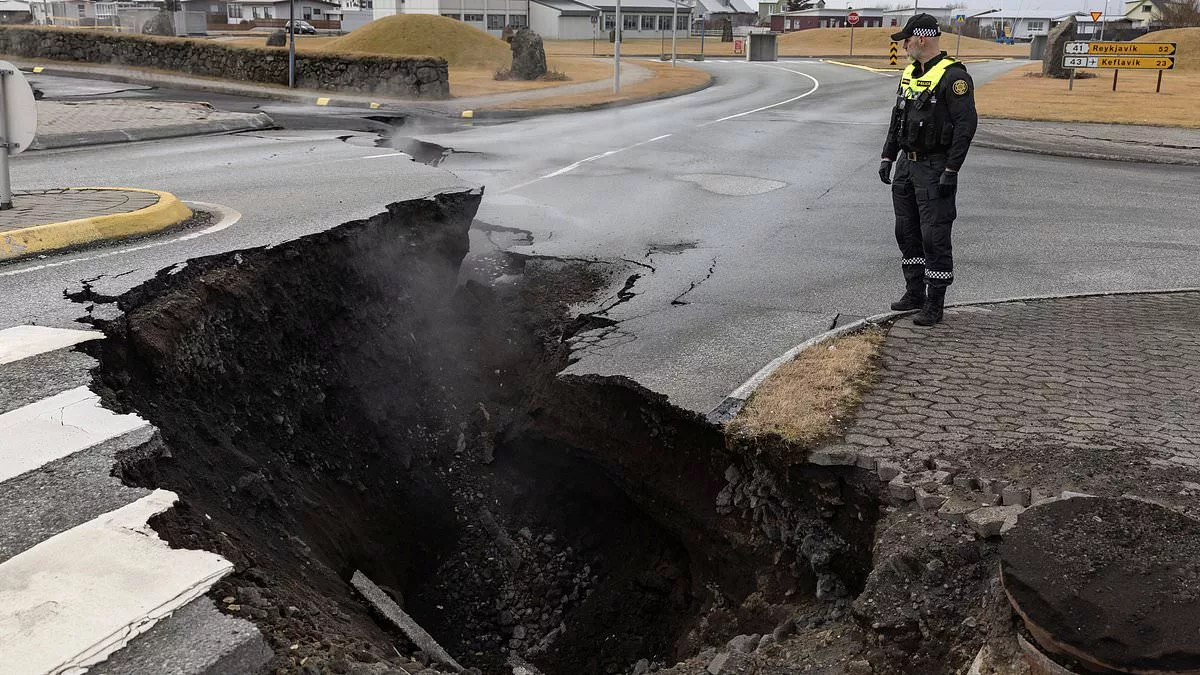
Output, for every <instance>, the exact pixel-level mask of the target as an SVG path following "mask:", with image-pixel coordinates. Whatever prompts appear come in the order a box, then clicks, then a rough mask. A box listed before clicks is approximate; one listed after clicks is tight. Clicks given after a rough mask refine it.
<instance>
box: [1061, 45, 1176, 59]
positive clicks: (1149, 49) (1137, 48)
mask: <svg viewBox="0 0 1200 675" xmlns="http://www.w3.org/2000/svg"><path fill="white" fill-rule="evenodd" d="M1175 51H1176V43H1174V42H1068V43H1067V44H1066V45H1064V46H1063V53H1065V54H1087V55H1089V56H1096V55H1104V56H1170V55H1172V54H1174V53H1175Z"/></svg>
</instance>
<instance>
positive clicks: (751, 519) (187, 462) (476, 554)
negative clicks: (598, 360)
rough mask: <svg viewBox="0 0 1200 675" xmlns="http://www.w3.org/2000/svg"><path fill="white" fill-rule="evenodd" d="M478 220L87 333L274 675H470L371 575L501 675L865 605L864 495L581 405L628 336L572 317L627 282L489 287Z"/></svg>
mask: <svg viewBox="0 0 1200 675" xmlns="http://www.w3.org/2000/svg"><path fill="white" fill-rule="evenodd" d="M480 197H481V193H480V192H478V191H463V192H457V193H446V194H441V195H438V196H436V197H430V198H428V199H421V200H414V201H409V202H400V203H396V204H392V205H390V206H389V207H388V209H387V211H386V212H384V213H381V214H379V215H377V216H375V217H373V218H370V219H367V220H362V221H354V222H350V223H345V224H343V225H341V226H338V227H335V228H332V229H330V230H328V231H325V232H322V233H318V234H314V235H310V236H307V237H304V238H301V239H297V240H295V241H290V242H286V243H283V244H279V245H276V246H273V247H269V248H261V249H248V250H243V251H238V252H230V253H225V254H220V255H215V256H211V257H205V258H198V259H193V260H190V261H188V264H187V265H186V266H183V267H179V266H176V267H175V268H172V269H171V270H169V271H166V270H165V271H163V272H162V273H160V274H159V275H158V276H156V277H155V278H154V279H152V280H150V281H148V282H146V283H145V284H142V285H141V286H139V287H137V288H135V289H133V290H130V291H129V292H127V293H125V294H124V295H122V296H120V297H119V298H116V299H115V303H116V309H117V310H119V311H116V312H113V311H104V312H96V313H95V315H96V316H95V318H93V319H92V321H93V322H94V323H95V324H96V325H98V326H99V327H100V328H101V329H102V330H104V332H105V333H106V335H107V339H106V340H103V341H98V342H95V343H88V345H87V346H86V347H85V348H86V349H87V350H88V351H89V352H90V353H91V354H92V355H93V356H94V357H96V358H97V360H98V361H99V366H98V367H97V368H96V370H95V372H94V380H95V382H94V386H95V388H96V389H97V391H98V392H99V393H100V394H101V396H102V397H103V399H104V400H105V402H106V403H107V404H108V405H110V406H112V407H114V408H115V409H117V410H122V411H136V412H137V413H138V414H140V415H142V416H144V417H145V418H146V419H148V420H149V421H150V422H152V423H153V424H154V425H155V426H156V427H157V429H158V430H159V436H158V438H156V439H155V441H154V442H153V443H152V444H151V445H150V446H148V447H146V448H142V449H140V450H139V451H138V452H136V453H132V454H130V455H128V456H125V457H122V458H120V462H119V464H118V466H117V467H116V469H115V470H116V471H117V473H118V474H119V475H120V477H121V478H122V479H123V480H125V481H126V482H128V483H130V484H136V485H140V486H147V487H156V488H165V489H169V490H172V491H175V492H176V493H177V494H179V495H180V498H181V499H180V504H179V506H178V507H177V508H175V509H174V510H172V511H170V512H168V513H166V514H164V515H162V516H160V517H158V518H157V519H156V520H155V521H153V522H152V525H153V526H154V527H155V528H156V530H157V531H158V532H159V533H160V534H161V535H162V536H163V537H164V538H166V539H167V540H168V541H169V542H170V543H171V544H172V545H173V546H180V547H190V548H204V549H207V550H211V551H215V552H217V553H220V554H222V555H224V556H226V557H227V558H228V559H229V560H230V561H232V562H233V563H234V565H235V573H234V574H232V575H231V576H230V577H228V578H226V579H224V580H222V581H220V582H219V583H218V584H217V586H216V587H215V588H214V589H213V591H212V592H211V593H210V595H211V597H212V598H213V600H214V601H215V602H216V603H217V604H218V606H219V607H221V608H222V609H223V610H224V611H227V612H229V613H231V614H236V615H238V616H241V617H243V618H246V619H249V620H251V621H254V622H255V623H256V624H257V625H258V626H259V628H260V629H261V631H262V632H263V635H264V637H265V638H266V639H267V640H268V642H269V644H270V646H271V647H272V648H273V649H274V652H275V658H274V660H273V661H272V663H271V664H270V672H285V673H291V672H296V673H312V672H337V673H353V672H381V673H382V672H393V670H394V672H413V671H412V670H411V663H413V662H414V661H419V662H420V663H421V664H425V665H428V666H429V667H430V668H433V669H437V670H441V671H443V672H450V671H451V670H452V669H451V668H450V666H448V665H446V664H439V663H437V662H436V659H435V660H433V661H432V662H431V657H430V654H428V653H426V652H423V651H421V650H419V649H418V648H417V646H416V645H415V644H411V643H409V642H408V641H406V640H405V636H404V635H402V634H400V633H399V632H398V631H397V630H396V629H395V628H394V627H393V626H391V625H389V624H388V623H387V622H386V621H383V620H382V619H381V618H380V616H378V615H377V614H376V613H375V612H374V611H373V610H372V608H371V607H370V606H368V604H367V603H365V602H364V601H363V599H362V598H360V597H359V596H358V595H357V594H356V593H355V591H354V590H353V589H352V587H351V586H350V584H349V580H350V579H351V577H352V576H353V575H354V574H355V572H361V573H362V574H364V575H366V576H367V577H369V578H370V579H371V580H372V581H373V582H374V583H375V584H377V585H378V586H379V587H380V588H381V589H383V591H384V592H385V593H386V594H387V595H388V596H390V598H391V600H392V601H394V602H395V603H396V605H398V606H399V607H401V608H402V609H403V611H404V612H406V613H407V614H408V615H409V616H411V617H412V619H413V620H415V621H416V622H417V623H418V624H420V625H421V626H422V628H424V629H425V631H427V632H428V633H429V634H430V635H431V636H432V637H433V638H434V639H435V640H436V641H437V642H438V643H439V644H440V646H441V647H442V648H444V649H445V651H446V652H447V653H449V654H450V655H451V656H452V657H453V658H454V659H455V660H456V661H457V662H458V663H460V664H461V665H462V666H463V667H464V668H467V669H472V668H473V669H477V670H478V671H479V672H483V673H505V674H507V673H511V672H514V670H513V664H514V663H515V662H517V661H520V662H523V663H527V664H531V667H532V668H536V669H538V670H540V671H541V672H543V673H545V674H546V675H566V674H568V673H570V674H579V675H592V674H602V673H603V674H610V673H630V672H635V671H640V672H645V671H646V669H647V668H648V667H650V666H655V665H657V666H669V665H671V664H673V663H675V662H676V661H678V660H680V659H684V658H687V657H688V656H690V655H692V654H695V653H696V652H697V651H699V650H701V649H703V648H705V647H707V646H710V645H713V644H723V642H724V641H727V640H729V639H730V638H731V637H733V636H735V635H738V634H739V633H751V632H756V633H770V632H771V630H772V627H773V626H775V625H776V624H777V623H778V622H779V621H780V620H781V619H782V618H783V617H785V616H786V615H787V614H788V612H789V611H792V610H794V608H795V607H796V606H797V605H802V604H805V603H816V602H820V601H821V600H818V598H822V597H823V598H824V599H825V600H828V599H829V598H831V597H849V596H852V595H853V594H854V593H856V592H857V591H858V590H861V588H862V586H863V584H864V582H865V579H866V575H867V572H868V570H869V561H870V555H871V554H870V549H871V541H872V537H873V532H874V523H875V521H876V519H877V518H878V508H879V507H878V503H877V501H876V500H875V499H874V498H873V497H872V496H871V494H870V490H868V489H866V488H864V486H863V485H862V484H861V479H860V477H859V476H857V475H856V474H855V472H854V470H853V469H852V468H847V467H811V466H810V467H807V468H805V469H798V468H795V467H793V468H790V469H776V468H772V467H769V466H763V465H760V464H758V463H756V460H754V458H753V457H747V456H744V455H741V454H739V453H738V452H736V451H735V450H734V449H731V448H730V447H728V446H727V443H726V440H725V437H724V436H723V435H722V433H721V431H720V430H719V429H718V428H716V427H714V426H712V425H710V424H709V423H708V422H706V421H705V420H704V419H703V418H702V417H701V416H698V415H695V414H693V413H689V412H686V411H683V410H680V409H678V408H675V407H674V406H672V405H670V404H669V403H668V402H667V401H666V400H665V398H664V397H662V396H660V395H657V394H655V393H653V392H650V391H647V390H645V389H644V388H642V387H640V386H639V385H638V384H637V383H635V382H632V381H630V380H627V379H624V378H619V377H599V376H569V377H568V376H560V375H559V373H560V372H561V371H562V370H563V369H564V368H565V367H566V366H567V365H568V364H569V363H570V362H571V341H572V339H573V338H574V337H575V336H576V335H577V334H578V333H580V332H581V331H585V330H592V329H595V328H596V327H597V326H601V327H603V326H605V325H607V324H606V323H605V322H604V321H601V320H599V319H598V318H597V317H593V316H588V315H578V314H576V313H575V312H576V311H577V310H576V309H575V308H577V307H578V306H579V305H580V304H581V303H586V302H588V301H591V300H593V299H595V298H596V296H597V294H598V293H604V292H607V291H606V290H605V289H609V288H613V287H620V286H621V283H622V281H623V279H622V278H620V277H619V276H617V275H615V273H614V269H616V268H614V267H611V266H606V265H602V264H586V263H578V262H568V261H555V260H547V259H537V260H534V259H524V258H520V257H515V256H514V257H508V258H507V261H508V262H507V265H508V268H506V269H503V270H498V271H497V270H495V269H493V268H494V265H493V266H492V267H489V269H492V271H493V278H503V279H504V280H505V281H504V282H503V283H493V284H489V283H487V279H486V278H484V279H482V280H481V279H478V278H474V277H472V275H471V274H469V270H467V269H466V268H465V267H464V258H467V256H468V249H469V241H470V236H469V230H470V227H471V224H472V222H473V217H474V214H475V211H476V209H477V207H478V204H479V200H480ZM469 266H470V261H469V260H468V262H467V264H466V267H469ZM513 279H516V280H517V281H513ZM77 297H78V299H81V300H89V299H90V300H91V301H94V302H99V301H101V300H103V299H102V298H98V297H90V298H89V296H88V292H87V290H86V289H85V291H84V292H83V293H81V294H79V295H78V296H77ZM101 317H104V318H101ZM748 598H752V599H753V602H749V601H747V599H748ZM404 664H410V665H408V666H406V665H404ZM363 668H369V669H373V670H362V669H363ZM389 668H393V670H389ZM356 669H358V670H356Z"/></svg>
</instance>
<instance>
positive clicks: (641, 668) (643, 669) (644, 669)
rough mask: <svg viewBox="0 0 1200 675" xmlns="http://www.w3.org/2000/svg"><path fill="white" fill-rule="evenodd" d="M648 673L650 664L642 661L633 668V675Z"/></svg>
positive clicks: (644, 660)
mask: <svg viewBox="0 0 1200 675" xmlns="http://www.w3.org/2000/svg"><path fill="white" fill-rule="evenodd" d="M649 672H650V662H649V661H647V660H646V659H642V660H640V661H638V662H637V664H635V665H634V666H633V675H646V673H649Z"/></svg>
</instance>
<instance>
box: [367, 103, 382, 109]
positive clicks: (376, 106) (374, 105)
mask: <svg viewBox="0 0 1200 675" xmlns="http://www.w3.org/2000/svg"><path fill="white" fill-rule="evenodd" d="M367 107H368V108H370V109H371V110H379V109H380V108H381V107H382V106H380V105H379V104H378V103H376V102H375V101H371V104H370V105H368V106H367Z"/></svg>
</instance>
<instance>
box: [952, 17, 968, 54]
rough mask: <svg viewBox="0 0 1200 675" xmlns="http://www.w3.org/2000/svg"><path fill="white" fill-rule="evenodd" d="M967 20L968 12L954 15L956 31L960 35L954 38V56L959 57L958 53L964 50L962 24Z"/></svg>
mask: <svg viewBox="0 0 1200 675" xmlns="http://www.w3.org/2000/svg"><path fill="white" fill-rule="evenodd" d="M966 22H967V15H966V14H955V15H954V32H955V33H957V34H958V37H957V38H955V40H954V58H956V59H957V58H958V53H959V52H960V51H961V50H962V26H963V24H964V23H966Z"/></svg>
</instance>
